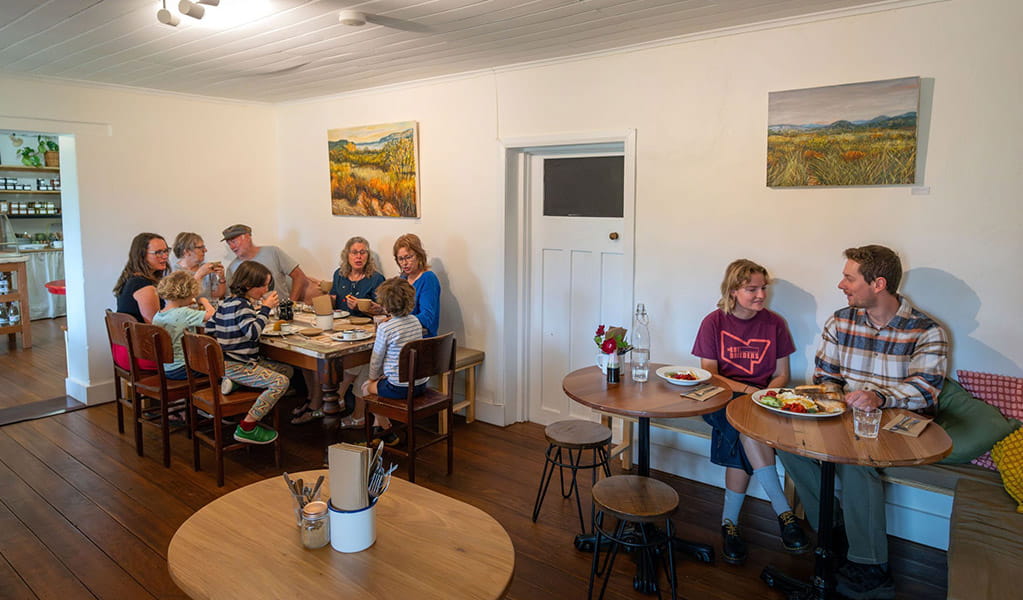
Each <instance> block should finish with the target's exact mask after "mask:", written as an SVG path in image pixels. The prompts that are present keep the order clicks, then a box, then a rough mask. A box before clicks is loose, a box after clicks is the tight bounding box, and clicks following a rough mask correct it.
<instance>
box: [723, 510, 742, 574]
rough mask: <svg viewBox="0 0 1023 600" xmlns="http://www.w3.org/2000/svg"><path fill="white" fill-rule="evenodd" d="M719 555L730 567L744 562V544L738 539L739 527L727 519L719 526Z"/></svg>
mask: <svg viewBox="0 0 1023 600" xmlns="http://www.w3.org/2000/svg"><path fill="white" fill-rule="evenodd" d="M721 554H722V558H724V559H725V562H726V563H728V564H730V565H741V564H742V563H744V562H746V542H745V541H743V539H742V538H741V537H739V526H738V525H736V524H735V523H732V522H731V521H730V520H729V519H725V522H724V523H722V524H721Z"/></svg>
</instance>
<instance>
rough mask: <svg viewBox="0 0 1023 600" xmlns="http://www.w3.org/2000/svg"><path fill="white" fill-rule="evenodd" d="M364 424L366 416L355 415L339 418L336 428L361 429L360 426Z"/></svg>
mask: <svg viewBox="0 0 1023 600" xmlns="http://www.w3.org/2000/svg"><path fill="white" fill-rule="evenodd" d="M365 424H366V417H363V418H361V419H356V418H355V417H344V418H343V419H341V425H339V426H338V429H362V426H363V425H365Z"/></svg>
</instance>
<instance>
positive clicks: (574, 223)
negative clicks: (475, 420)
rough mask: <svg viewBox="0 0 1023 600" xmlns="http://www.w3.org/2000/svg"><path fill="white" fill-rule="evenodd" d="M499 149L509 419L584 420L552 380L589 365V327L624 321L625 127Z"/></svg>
mask: <svg viewBox="0 0 1023 600" xmlns="http://www.w3.org/2000/svg"><path fill="white" fill-rule="evenodd" d="M505 147H506V152H507V155H506V159H507V162H506V186H507V190H506V192H507V195H506V197H507V199H508V205H507V208H508V211H507V213H506V216H507V217H508V220H507V223H508V236H507V238H506V239H507V244H506V259H507V260H506V265H507V266H506V269H507V270H506V283H507V284H508V285H507V287H506V290H507V293H506V307H507V308H506V311H505V312H506V332H508V333H509V336H508V338H506V339H509V340H513V342H512V343H511V344H510V345H511V348H510V350H511V352H510V357H511V358H512V360H509V361H507V363H508V365H509V371H508V373H509V375H510V377H509V378H508V379H510V380H511V383H512V385H511V386H509V387H508V389H509V400H511V399H512V398H514V399H515V407H516V411H515V415H514V418H513V419H512V420H515V421H532V422H536V423H540V424H544V425H546V424H549V423H552V422H554V421H558V420H561V419H567V418H587V419H588V418H591V411H590V410H589V409H587V408H585V407H583V406H581V405H578V404H576V403H574V402H572V401H571V400H569V398H568V397H567V396H565V394H564V392H563V391H562V389H561V380H562V379H563V378H564V376H565V375H566V374H567V373H569V372H571V371H573V370H575V369H579V368H582V367H586V366H590V365H592V364H594V360H595V357H596V355H597V346H596V344H595V343H594V341H593V337H594V333H595V330H596V328H597V326H598V325H601V324H604V325H624V326H626V327H629V326H630V323H631V319H630V315H631V312H632V311H631V306H632V297H633V271H634V266H633V260H634V259H633V256H634V245H635V240H634V230H635V229H634V211H635V134H634V132H632V131H629V132H625V133H622V134H618V135H613V134H612V135H597V136H579V137H572V138H544V139H531V140H521V141H515V142H513V141H506V142H505ZM507 345H508V344H506V346H507ZM509 416H511V415H509Z"/></svg>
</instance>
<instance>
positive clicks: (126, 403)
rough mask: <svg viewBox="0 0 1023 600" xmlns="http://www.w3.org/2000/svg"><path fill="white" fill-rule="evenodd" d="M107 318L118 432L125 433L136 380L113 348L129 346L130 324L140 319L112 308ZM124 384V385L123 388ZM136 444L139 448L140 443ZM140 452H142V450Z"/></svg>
mask: <svg viewBox="0 0 1023 600" xmlns="http://www.w3.org/2000/svg"><path fill="white" fill-rule="evenodd" d="M105 320H106V324H107V339H108V340H110V352H111V356H110V359H111V360H110V362H111V363H112V364H113V365H114V399H115V400H117V432H118V433H124V409H125V408H128V409H129V410H134V403H133V400H132V398H133V397H134V395H135V391H134V380H133V379H132V374H131V370H130V369H125V368H123V367H121V366H119V365H118V364H117V363H116V362H114V360H113V350H114V346H115V345H117V346H124V347H125V348H127V347H128V325H129V324H130V323H138V321H137V320H136V319H135V317H133V316H131V315H129V314H127V313H119V312H114V311H112V310H110V309H107V314H106V317H105ZM145 373H146V374H147V375H151V374H152V372H151V371H145ZM122 385H123V386H124V387H123V388H122ZM125 392H126V393H127V397H126V396H125ZM135 446H136V448H138V447H139V445H138V443H136V444H135ZM139 452H140V454H141V450H139Z"/></svg>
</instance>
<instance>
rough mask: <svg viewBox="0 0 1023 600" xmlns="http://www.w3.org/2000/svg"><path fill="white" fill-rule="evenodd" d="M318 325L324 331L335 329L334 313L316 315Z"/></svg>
mask: <svg viewBox="0 0 1023 600" xmlns="http://www.w3.org/2000/svg"><path fill="white" fill-rule="evenodd" d="M316 326H317V327H319V328H320V329H322V330H323V331H333V330H334V315H333V314H329V315H316Z"/></svg>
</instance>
